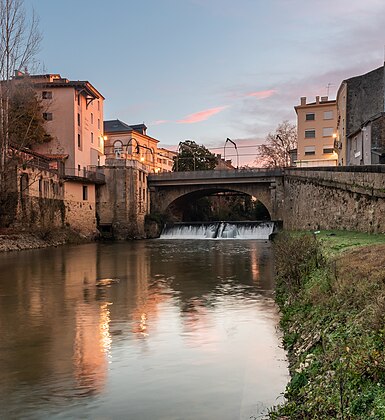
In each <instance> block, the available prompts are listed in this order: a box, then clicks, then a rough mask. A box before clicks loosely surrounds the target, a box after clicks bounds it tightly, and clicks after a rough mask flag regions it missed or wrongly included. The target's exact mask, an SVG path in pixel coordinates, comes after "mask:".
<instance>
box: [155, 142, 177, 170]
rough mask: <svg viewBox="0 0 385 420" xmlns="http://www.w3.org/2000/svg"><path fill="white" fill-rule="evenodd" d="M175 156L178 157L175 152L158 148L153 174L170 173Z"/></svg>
mask: <svg viewBox="0 0 385 420" xmlns="http://www.w3.org/2000/svg"><path fill="white" fill-rule="evenodd" d="M176 156H178V153H177V152H174V151H172V150H168V149H165V148H164V147H158V149H157V158H156V168H155V172H172V168H173V165H174V158H175V157H176Z"/></svg>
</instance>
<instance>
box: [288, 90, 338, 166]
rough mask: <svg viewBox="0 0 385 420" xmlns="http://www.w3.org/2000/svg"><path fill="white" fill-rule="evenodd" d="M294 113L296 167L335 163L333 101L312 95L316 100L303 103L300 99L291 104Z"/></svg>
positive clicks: (334, 111) (335, 105) (335, 104)
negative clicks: (296, 141)
mask: <svg viewBox="0 0 385 420" xmlns="http://www.w3.org/2000/svg"><path fill="white" fill-rule="evenodd" d="M294 109H295V112H296V113H297V130H298V146H297V160H296V162H295V163H296V166H298V167H314V166H336V165H337V159H338V157H337V154H336V153H335V150H334V139H335V137H336V131H337V103H336V101H335V100H329V98H328V97H327V96H322V97H321V98H320V97H319V96H316V101H315V102H311V103H307V102H306V97H302V98H301V103H300V105H297V106H295V107H294Z"/></svg>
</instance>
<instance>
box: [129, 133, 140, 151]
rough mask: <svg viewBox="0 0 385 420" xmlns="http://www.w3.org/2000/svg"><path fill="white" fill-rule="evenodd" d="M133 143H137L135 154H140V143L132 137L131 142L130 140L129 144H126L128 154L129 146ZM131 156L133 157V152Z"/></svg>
mask: <svg viewBox="0 0 385 420" xmlns="http://www.w3.org/2000/svg"><path fill="white" fill-rule="evenodd" d="M132 141H135V143H136V147H135V153H136V154H139V152H140V150H139V143H138V140H136V139H135V138H134V137H131V138H130V140H128V142H127V144H126V153H128V146H130V145H132ZM130 155H133V153H132V150H131V153H130Z"/></svg>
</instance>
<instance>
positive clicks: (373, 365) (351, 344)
mask: <svg viewBox="0 0 385 420" xmlns="http://www.w3.org/2000/svg"><path fill="white" fill-rule="evenodd" d="M275 252H276V266H277V272H278V275H277V288H276V300H277V303H278V305H279V307H280V310H281V322H280V325H281V329H282V331H283V335H284V336H283V342H284V347H285V349H286V350H287V352H288V358H289V369H290V374H291V380H290V382H289V384H288V386H287V388H286V392H285V396H286V400H287V401H286V403H285V404H284V405H283V406H280V407H276V408H275V409H274V410H273V411H272V412H271V413H270V418H272V419H279V418H281V419H283V418H287V419H305V418H306V419H330V418H335V419H384V418H385V321H384V314H385V235H366V234H356V233H352V232H338V231H335V232H320V233H319V234H318V235H309V234H307V235H306V234H294V235H287V234H283V235H282V236H281V237H279V238H278V239H277V241H276V243H275Z"/></svg>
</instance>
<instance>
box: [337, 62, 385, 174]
mask: <svg viewBox="0 0 385 420" xmlns="http://www.w3.org/2000/svg"><path fill="white" fill-rule="evenodd" d="M384 78H385V72H384V66H381V67H379V68H377V69H375V70H372V71H370V72H368V73H365V74H363V75H360V76H356V77H352V78H350V79H346V80H344V81H343V82H342V83H341V85H340V87H339V89H338V92H337V110H338V122H337V138H336V150H337V151H338V164H339V165H342V166H344V165H348V166H349V165H371V164H382V163H385V131H384V127H385V117H384V111H385V99H384V97H385V84H384Z"/></svg>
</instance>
